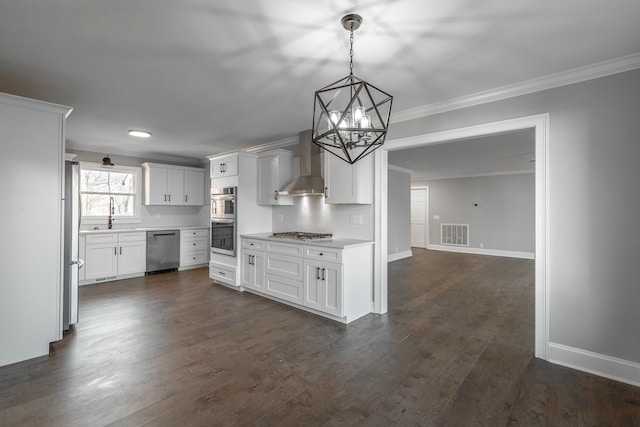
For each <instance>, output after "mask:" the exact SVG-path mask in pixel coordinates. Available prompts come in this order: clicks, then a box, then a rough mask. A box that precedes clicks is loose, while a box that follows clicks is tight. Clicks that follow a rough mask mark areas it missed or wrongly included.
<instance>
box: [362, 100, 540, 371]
mask: <svg viewBox="0 0 640 427" xmlns="http://www.w3.org/2000/svg"><path fill="white" fill-rule="evenodd" d="M525 129H534V132H535V163H536V166H535V218H536V220H535V223H536V230H535V356H536V357H537V358H540V359H545V360H546V359H547V354H548V346H549V311H548V308H549V300H548V298H549V289H548V286H549V280H548V279H549V278H548V264H549V251H548V245H547V242H548V240H549V235H548V233H549V230H548V223H549V206H548V205H549V200H548V195H549V188H548V185H549V170H548V163H549V158H548V155H549V150H548V145H549V114H548V113H543V114H537V115H533V116H526V117H520V118H515V119H509V120H503V121H497V122H492V123H486V124H480V125H475V126H468V127H463V128H458V129H451V130H445V131H439V132H433V133H427V134H423V135H417V136H412V137H408V138H400V139H395V140H390V141H387V142H386V143H385V144H384V146H382V147H381V148H380V149H379V150H376V151H375V153H374V154H375V171H376V173H375V179H374V181H375V208H374V209H375V213H374V239H375V247H374V289H373V309H374V312H375V313H379V314H384V313H386V312H387V301H388V298H387V296H388V295H387V293H388V283H387V227H388V225H387V220H388V218H387V205H388V199H387V195H388V178H387V175H388V174H387V173H386V172H387V170H388V166H389V151H396V150H402V149H405V148H414V147H421V146H426V145H432V144H443V143H447V142H451V141H455V140H460V139H468V138H475V137H480V136H487V135H493V134H500V133H505V132H514V131H519V130H525Z"/></svg>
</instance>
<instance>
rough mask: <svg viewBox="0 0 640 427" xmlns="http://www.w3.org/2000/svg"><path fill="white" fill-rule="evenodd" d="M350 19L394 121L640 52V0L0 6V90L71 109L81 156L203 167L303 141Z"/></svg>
mask: <svg viewBox="0 0 640 427" xmlns="http://www.w3.org/2000/svg"><path fill="white" fill-rule="evenodd" d="M347 12H356V13H359V14H360V15H362V16H363V18H364V23H363V25H362V27H361V28H360V29H359V30H358V31H356V33H355V66H354V72H355V74H356V75H358V76H360V77H362V78H364V79H366V80H368V81H369V82H370V83H373V84H374V85H376V86H378V87H380V88H381V89H383V90H385V91H387V92H389V93H391V94H392V95H393V96H394V101H393V111H394V116H396V115H397V113H399V112H403V111H409V110H412V109H416V108H419V107H421V106H425V105H430V104H434V103H438V102H443V101H446V100H449V99H452V98H457V97H461V96H465V95H469V94H474V93H478V92H482V91H488V90H491V89H494V88H498V87H502V86H505V85H512V84H516V83H518V82H523V81H527V80H531V79H534V78H538V77H541V76H548V75H552V74H556V73H560V72H563V71H566V70H570V69H575V68H578V67H584V66H587V65H590V64H595V63H599V62H602V61H607V60H611V59H614V58H620V57H623V56H627V55H631V54H635V53H637V52H638V51H639V50H640V25H638V17H640V2H639V1H637V0H610V1H606V2H605V1H602V0H562V1H558V0H536V1H531V0H519V1H513V0H485V1H482V2H480V1H476V0H449V1H442V0H437V1H436V0H395V1H393V0H389V1H357V0H352V1H349V0H342V1H338V0H329V1H317V0H313V1H311V0H242V1H238V0H216V1H215V2H214V1H206V0H180V1H158V0H136V1H125V0H93V1H83V0H46V1H43V0H0V92H6V93H11V94H15V95H21V96H26V97H31V98H36V99H42V100H46V101H50V102H54V103H59V104H64V105H69V106H71V107H74V111H73V113H72V114H71V116H70V117H69V120H68V127H67V137H68V142H67V146H68V147H71V148H76V149H88V150H92V151H97V152H104V153H110V154H136V155H141V156H150V157H152V158H153V156H155V155H171V156H182V157H188V158H198V159H202V157H203V156H206V155H209V154H215V153H220V152H225V151H230V150H234V149H241V148H247V147H252V146H256V145H261V144H266V143H271V142H275V141H280V140H286V139H289V138H295V137H296V135H297V133H298V132H299V131H301V130H304V129H308V128H310V127H311V119H312V108H313V93H314V91H315V90H316V89H319V88H320V87H322V86H324V85H326V84H328V83H331V82H333V81H335V80H337V79H338V78H340V77H344V76H345V75H347V74H348V33H347V32H346V31H345V30H343V29H342V27H341V26H340V23H339V21H340V18H341V17H342V15H344V14H345V13H347ZM132 128H136V129H138V128H140V129H146V130H149V131H150V132H152V133H153V137H152V138H151V139H149V140H136V139H134V138H132V137H129V136H128V135H127V134H126V132H127V131H128V130H129V129H132ZM391 133H393V124H392V125H391Z"/></svg>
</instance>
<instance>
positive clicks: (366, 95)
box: [312, 14, 393, 164]
mask: <svg viewBox="0 0 640 427" xmlns="http://www.w3.org/2000/svg"><path fill="white" fill-rule="evenodd" d="M340 22H341V23H342V26H343V27H344V29H345V30H347V31H349V32H350V38H349V44H350V50H349V75H348V76H347V77H344V78H342V79H340V80H338V81H336V82H334V83H332V84H330V85H328V86H325V87H323V88H322V89H319V90H317V91H316V93H315V97H314V98H315V101H314V105H313V129H312V141H313V143H314V144H316V145H319V146H320V147H322V148H323V149H324V150H326V151H328V152H330V153H331V154H333V155H335V156H337V157H339V158H341V159H342V160H344V161H345V162H347V163H349V164H353V163H355V162H357V161H358V160H360V159H361V158H363V157H364V156H366V155H367V154H370V153H372V152H373V151H374V150H375V149H376V148H379V147H380V146H382V144H384V140H385V137H386V135H387V129H388V127H389V118H390V116H391V103H392V100H393V97H392V96H391V95H389V94H388V93H386V92H384V91H382V90H380V89H378V88H377V87H375V86H373V85H372V84H370V83H367V82H366V81H364V80H362V79H360V78H358V77H356V76H355V75H354V74H353V32H354V31H355V30H357V29H358V28H359V27H360V25H361V24H362V17H361V16H360V15H356V14H349V15H345V16H343V17H342V20H341V21H340Z"/></svg>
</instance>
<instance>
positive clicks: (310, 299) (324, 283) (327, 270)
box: [303, 260, 344, 317]
mask: <svg viewBox="0 0 640 427" xmlns="http://www.w3.org/2000/svg"><path fill="white" fill-rule="evenodd" d="M304 269H305V280H304V294H303V298H304V299H303V304H304V305H305V306H306V307H309V308H313V309H316V310H319V311H322V312H324V313H327V314H332V315H334V316H338V317H342V316H343V313H344V310H343V302H342V300H343V298H342V264H335V263H330V262H317V261H307V260H305V262H304Z"/></svg>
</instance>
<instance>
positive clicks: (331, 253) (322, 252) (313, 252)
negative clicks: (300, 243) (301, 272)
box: [304, 246, 342, 263]
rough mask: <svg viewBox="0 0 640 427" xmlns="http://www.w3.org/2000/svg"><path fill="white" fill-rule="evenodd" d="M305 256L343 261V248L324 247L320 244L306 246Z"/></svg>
mask: <svg viewBox="0 0 640 427" xmlns="http://www.w3.org/2000/svg"><path fill="white" fill-rule="evenodd" d="M304 257H305V258H306V259H316V260H319V261H330V262H339V263H341V262H342V250H341V249H334V248H323V247H320V246H305V247H304Z"/></svg>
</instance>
